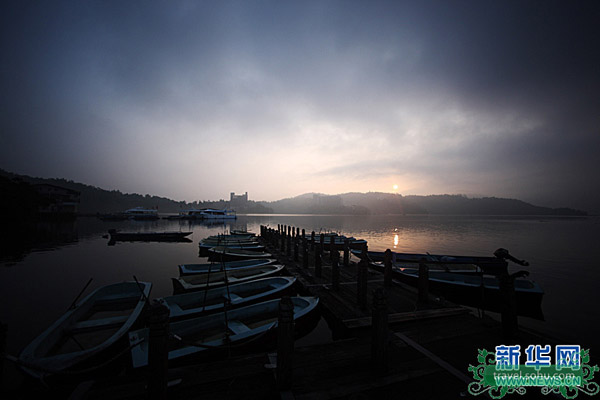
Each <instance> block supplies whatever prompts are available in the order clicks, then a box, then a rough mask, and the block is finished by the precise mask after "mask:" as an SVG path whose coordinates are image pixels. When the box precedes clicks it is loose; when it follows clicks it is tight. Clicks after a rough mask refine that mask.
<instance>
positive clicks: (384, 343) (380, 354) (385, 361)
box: [371, 287, 389, 373]
mask: <svg viewBox="0 0 600 400" xmlns="http://www.w3.org/2000/svg"><path fill="white" fill-rule="evenodd" d="M371 323H372V338H371V369H372V371H373V372H377V373H382V372H387V370H388V366H389V356H388V354H389V352H388V347H389V346H388V342H389V332H388V310H387V296H386V294H385V290H384V289H383V288H381V287H379V288H377V289H376V290H374V291H373V313H372V317H371Z"/></svg>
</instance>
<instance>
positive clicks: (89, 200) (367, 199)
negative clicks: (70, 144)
mask: <svg viewBox="0 0 600 400" xmlns="http://www.w3.org/2000/svg"><path fill="white" fill-rule="evenodd" d="M0 176H4V177H5V178H8V180H11V181H12V183H11V182H10V181H6V180H5V181H4V183H3V184H2V187H3V196H2V197H3V203H6V204H3V206H6V207H3V208H6V209H7V210H9V209H11V208H12V207H15V204H16V203H15V201H16V200H15V199H16V198H19V199H21V200H18V202H20V203H23V202H24V201H25V200H24V199H25V198H26V197H28V194H27V193H29V191H28V190H27V188H26V187H24V186H23V184H22V183H49V184H52V185H57V186H62V187H65V188H68V189H72V190H76V191H78V192H80V193H81V198H80V201H81V202H80V204H79V212H80V213H82V214H95V213H108V212H118V211H123V210H126V209H128V208H133V207H138V206H141V207H147V208H158V210H159V212H161V213H176V212H179V211H180V210H182V209H186V208H205V207H211V208H228V207H229V201H226V200H219V201H194V202H191V203H188V202H185V201H175V200H171V199H168V198H165V197H158V196H150V195H149V194H146V195H141V194H137V193H133V194H131V193H121V192H120V191H118V190H104V189H101V188H98V187H95V186H90V185H85V184H83V183H77V182H73V181H68V180H65V179H45V178H33V177H30V176H26V175H16V174H13V173H10V172H7V171H4V170H1V169H0ZM15 182H19V184H18V185H17V184H16V183H15ZM4 189H6V190H8V189H10V190H11V191H15V193H16V194H15V195H14V196H12V197H11V196H8V195H6V194H5V193H4V192H5V190H4ZM13 189H14V190H13ZM32 196H33V195H32ZM10 199H13V200H15V201H13V200H10ZM9 200H10V201H12V203H11V202H10V201H9ZM28 201H30V202H33V203H35V202H38V201H39V199H36V198H31V199H29V200H28ZM18 202H17V203H18ZM13 203H14V204H13ZM33 203H32V204H33ZM11 204H12V205H11ZM235 209H236V211H237V212H238V213H256V214H268V213H278V214H288V213H289V214H348V215H367V214H435V215H442V214H445V215H567V216H569V215H570V216H582V215H587V212H585V211H581V210H575V209H571V208H548V207H539V206H535V205H532V204H529V203H526V202H524V201H521V200H516V199H503V198H496V197H484V198H469V197H466V196H463V195H448V194H443V195H431V196H402V195H399V194H392V193H381V192H369V193H344V194H339V195H325V194H320V193H305V194H302V195H300V196H296V197H292V198H287V199H282V200H277V201H272V202H266V201H251V200H250V201H247V202H245V203H244V204H238V205H236V207H235Z"/></svg>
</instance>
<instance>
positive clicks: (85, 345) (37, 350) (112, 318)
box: [18, 282, 152, 378]
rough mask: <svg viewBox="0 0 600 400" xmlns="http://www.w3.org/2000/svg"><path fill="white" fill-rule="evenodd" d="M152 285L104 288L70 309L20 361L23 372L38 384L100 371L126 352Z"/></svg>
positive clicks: (125, 285) (140, 283)
mask: <svg viewBox="0 0 600 400" xmlns="http://www.w3.org/2000/svg"><path fill="white" fill-rule="evenodd" d="M151 287H152V284H151V283H147V282H122V283H116V284H112V285H106V286H103V287H100V288H98V289H96V290H95V291H93V292H92V293H90V294H89V295H88V296H87V297H85V298H84V299H83V300H81V301H80V302H79V303H78V304H77V305H75V306H74V307H73V308H71V309H69V310H68V311H67V312H66V313H65V314H64V315H63V316H62V317H60V318H59V319H58V320H57V321H56V322H54V323H53V324H52V325H51V326H50V327H49V328H48V329H46V330H45V331H44V332H43V333H42V334H41V335H39V336H38V337H37V338H35V339H34V340H33V341H32V342H31V343H30V344H29V345H28V346H27V347H25V349H23V351H22V352H21V354H20V355H19V358H18V363H19V365H20V366H21V368H22V369H23V370H24V371H25V372H26V373H28V374H29V375H32V376H34V377H36V378H41V377H43V376H46V375H53V374H56V375H61V374H69V373H73V372H76V371H78V370H81V368H82V366H85V368H86V369H90V368H91V367H90V366H94V365H98V364H99V363H100V362H102V361H104V360H105V359H110V356H112V355H113V353H114V352H115V351H118V350H120V349H122V348H126V345H127V341H126V340H127V337H126V333H127V332H128V331H129V330H130V329H132V328H134V327H135V325H136V323H137V322H138V320H139V319H140V317H141V315H142V311H143V310H144V307H145V305H146V302H147V299H148V296H149V295H150V289H151Z"/></svg>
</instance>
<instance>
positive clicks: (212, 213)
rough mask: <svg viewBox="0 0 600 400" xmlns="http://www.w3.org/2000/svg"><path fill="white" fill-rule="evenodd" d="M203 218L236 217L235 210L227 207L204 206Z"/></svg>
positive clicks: (201, 216) (201, 215)
mask: <svg viewBox="0 0 600 400" xmlns="http://www.w3.org/2000/svg"><path fill="white" fill-rule="evenodd" d="M201 211H202V212H201V213H200V218H202V219H236V218H237V216H236V215H235V211H233V210H227V209H221V210H219V209H215V208H204V209H202V210H201Z"/></svg>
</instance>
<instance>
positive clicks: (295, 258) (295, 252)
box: [294, 237, 299, 261]
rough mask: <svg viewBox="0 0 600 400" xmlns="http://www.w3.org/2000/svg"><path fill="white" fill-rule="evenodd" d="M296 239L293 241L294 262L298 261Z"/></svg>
mask: <svg viewBox="0 0 600 400" xmlns="http://www.w3.org/2000/svg"><path fill="white" fill-rule="evenodd" d="M298 247H299V245H298V238H297V237H296V240H294V261H298Z"/></svg>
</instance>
